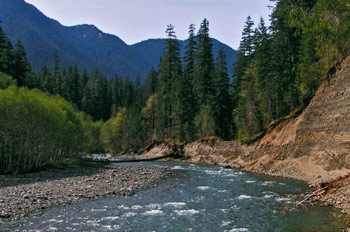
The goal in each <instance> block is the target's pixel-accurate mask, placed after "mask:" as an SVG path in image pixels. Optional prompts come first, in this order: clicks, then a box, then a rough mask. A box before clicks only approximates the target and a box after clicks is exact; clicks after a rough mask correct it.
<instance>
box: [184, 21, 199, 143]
mask: <svg viewBox="0 0 350 232" xmlns="http://www.w3.org/2000/svg"><path fill="white" fill-rule="evenodd" d="M195 30H196V29H195V25H194V24H191V25H190V26H189V31H188V39H187V44H186V46H185V54H184V58H183V60H184V74H183V78H182V81H181V112H182V117H181V126H182V127H183V130H182V131H183V134H182V135H181V138H182V139H181V140H187V141H188V140H193V139H194V136H195V130H194V118H195V116H196V113H197V112H198V106H197V104H196V99H195V96H194V93H193V79H194V75H195V64H196V46H197V42H196V40H195Z"/></svg>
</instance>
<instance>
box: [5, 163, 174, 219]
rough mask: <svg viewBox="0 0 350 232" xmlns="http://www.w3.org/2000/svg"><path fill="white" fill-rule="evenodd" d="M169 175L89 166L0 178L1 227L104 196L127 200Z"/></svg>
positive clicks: (161, 171) (149, 170)
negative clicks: (59, 206) (5, 223)
mask: <svg viewBox="0 0 350 232" xmlns="http://www.w3.org/2000/svg"><path fill="white" fill-rule="evenodd" d="M167 175H171V173H170V172H169V171H167V170H166V169H157V168H146V167H125V166H116V165H106V164H95V163H89V164H85V165H84V166H75V167H68V168H60V169H57V168H53V169H49V170H46V171H42V172H38V173H32V174H25V175H13V176H0V225H1V224H2V223H4V222H5V221H12V220H18V219H19V218H22V217H25V216H28V215H35V214H38V213H40V211H41V210H43V209H45V208H48V207H52V206H58V205H66V204H72V203H75V202H77V201H80V200H82V199H92V198H97V197H102V196H106V195H113V196H114V195H115V196H129V195H132V194H133V193H134V192H135V191H136V190H138V189H142V188H146V187H148V186H151V185H155V182H156V181H157V180H159V179H160V178H162V177H165V176H167Z"/></svg>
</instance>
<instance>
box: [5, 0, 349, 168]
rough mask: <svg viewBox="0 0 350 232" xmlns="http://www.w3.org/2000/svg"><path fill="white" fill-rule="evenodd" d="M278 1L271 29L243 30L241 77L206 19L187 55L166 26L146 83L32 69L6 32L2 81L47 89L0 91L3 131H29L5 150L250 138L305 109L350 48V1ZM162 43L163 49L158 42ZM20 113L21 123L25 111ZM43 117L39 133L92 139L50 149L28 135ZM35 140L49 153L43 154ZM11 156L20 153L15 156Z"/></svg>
mask: <svg viewBox="0 0 350 232" xmlns="http://www.w3.org/2000/svg"><path fill="white" fill-rule="evenodd" d="M16 1H17V0H16ZM272 2H273V4H274V9H273V13H272V18H271V26H270V27H267V26H266V25H265V21H264V19H260V21H259V22H258V23H256V24H255V23H254V22H253V21H252V19H251V18H250V17H248V18H247V21H246V23H245V25H244V26H243V33H242V41H241V44H240V48H239V53H238V59H237V62H235V64H234V65H235V70H234V76H235V78H232V76H230V75H229V71H228V63H227V62H228V61H227V57H226V55H227V54H225V48H224V47H221V48H220V49H218V55H216V56H215V55H214V48H215V45H214V44H215V41H214V42H213V40H212V39H211V38H210V33H209V21H208V20H207V19H204V20H203V21H202V23H201V24H200V26H199V28H198V30H197V29H196V27H195V25H193V24H191V25H190V26H189V30H188V40H187V41H188V42H187V43H186V44H185V47H184V52H183V53H182V52H181V46H182V45H181V41H179V40H177V37H176V33H175V27H174V26H173V25H171V24H170V25H168V27H167V28H166V35H167V39H165V40H164V45H163V52H162V56H161V58H160V63H159V65H158V67H157V69H151V71H150V72H149V73H148V75H147V78H146V80H145V81H144V82H141V81H140V79H136V80H135V81H132V80H129V79H123V78H122V77H120V76H115V77H114V78H111V79H107V78H106V77H105V76H104V75H103V74H102V72H101V71H100V70H99V69H94V70H93V71H92V73H91V74H90V73H89V72H88V71H86V70H85V71H80V70H79V69H78V67H77V66H76V65H75V63H74V62H72V63H71V64H70V65H69V66H68V67H67V68H61V65H60V57H58V56H54V59H53V60H54V62H53V65H51V66H44V67H43V68H42V69H41V70H42V71H40V72H33V71H31V67H30V65H29V62H28V60H27V58H26V52H25V49H24V47H23V45H22V43H21V42H20V41H18V42H17V43H16V44H15V46H12V44H11V43H10V41H9V39H8V38H7V36H6V35H5V33H4V32H3V31H2V29H1V30H0V72H2V73H4V74H1V75H0V86H2V88H7V87H8V86H9V85H11V84H12V85H13V84H16V83H17V85H18V86H19V87H22V86H25V87H26V88H29V89H40V90H41V91H42V92H46V93H45V94H44V93H42V92H40V91H38V90H28V89H22V88H19V89H17V88H16V87H11V88H10V89H6V90H2V91H1V92H0V98H1V99H0V100H1V101H0V102H1V104H2V105H0V106H1V107H3V108H1V112H5V111H6V112H8V113H9V114H2V115H1V117H3V118H1V119H0V120H1V121H0V132H1V136H3V137H4V138H6V139H1V141H11V138H12V137H15V136H17V135H23V138H22V137H21V138H22V139H23V140H21V141H20V142H23V143H22V145H21V146H19V148H14V146H12V145H11V144H12V143H1V148H0V152H1V154H2V155H3V156H4V157H5V158H4V159H6V158H7V159H8V160H18V162H22V161H23V157H22V156H19V154H28V155H27V156H25V159H27V158H26V157H32V156H33V157H37V154H39V153H40V154H43V152H44V151H47V150H50V148H52V152H53V154H54V155H53V157H59V155H57V152H58V153H59V154H68V153H70V154H71V153H78V152H83V151H85V152H91V151H96V150H100V151H101V150H104V151H107V152H111V153H114V154H120V153H122V152H133V151H135V150H138V149H141V148H143V147H145V146H146V145H147V144H149V143H151V142H153V141H168V142H172V143H184V142H191V141H194V140H196V139H199V138H207V139H223V140H232V139H239V140H241V141H247V140H249V139H251V138H252V137H253V136H254V135H256V134H258V133H260V132H262V131H264V130H265V128H266V127H267V126H268V125H270V124H271V123H272V124H276V122H278V121H279V120H280V119H283V118H284V117H285V116H288V115H290V114H293V113H294V112H296V111H298V112H300V110H302V109H303V108H305V107H306V106H307V105H308V104H309V102H310V100H311V99H312V97H313V96H314V94H315V91H316V90H317V88H318V87H319V85H320V83H321V81H322V75H323V74H324V73H325V72H326V70H327V69H328V68H329V67H331V64H332V63H333V62H334V61H335V60H336V59H338V58H339V57H342V56H344V55H345V54H347V53H348V49H349V41H348V40H349V38H350V37H349V34H350V33H349V27H348V25H347V23H346V22H348V21H349V19H350V4H349V2H348V0H335V1H331V2H330V1H327V0H313V1H306V0H280V1H272ZM151 42H152V41H151ZM155 46H158V47H160V46H161V45H159V44H158V42H157V44H156V45H155ZM134 49H135V47H134ZM142 52H143V51H140V53H142ZM156 56H159V54H158V53H155V54H154V55H153V56H152V57H153V58H150V59H153V60H155V58H154V57H156ZM156 70H157V71H156ZM330 71H332V70H330ZM11 76H12V77H13V79H12V78H11ZM232 79H233V81H230V80H232ZM52 95H60V96H61V97H52ZM62 98H64V99H65V100H63V99H62ZM37 102H41V103H40V104H39V103H37ZM49 102H56V103H49ZM67 102H69V103H70V104H68V103H67ZM33 104H34V105H37V107H41V106H42V107H44V108H43V109H41V108H40V109H38V112H41V111H43V112H45V111H49V112H55V111H57V112H56V114H53V116H52V119H48V120H46V119H45V118H44V117H51V116H50V115H51V114H43V115H39V116H31V115H36V114H34V113H30V112H31V111H30V109H31V108H32V107H31V106H32V105H33ZM22 105H23V107H22ZM56 105H57V107H58V108H55V107H56ZM16 107H18V110H16V109H17V108H16ZM45 107H48V108H45ZM50 107H53V108H52V109H51V108H50ZM60 107H61V108H60ZM62 107H63V109H62ZM10 109H11V110H10ZM22 111H23V112H24V113H23V115H25V117H24V118H23V119H22V118H21V117H20V116H19V115H21V114H22ZM62 112H66V113H62ZM67 112H71V113H67ZM78 112H84V113H78ZM60 115H61V116H62V117H63V118H64V119H62V120H63V121H62V124H59V126H58V127H57V128H55V127H54V126H55V123H54V122H55V120H54V119H53V118H55V117H61V116H60ZM88 115H90V116H88ZM11 117H12V118H11ZM65 117H68V119H66V118H65ZM90 117H91V118H90ZM8 118H11V120H14V121H13V122H12V124H11V125H23V126H22V127H13V128H15V129H13V128H12V127H8V125H5V124H6V123H5V122H6V121H7V120H9V119H8ZM16 120H17V121H16ZM22 120H23V122H25V123H23V122H22ZM25 120H28V121H25ZM31 120H33V121H31ZM36 120H41V121H49V122H52V124H50V125H48V127H47V128H46V127H44V128H43V129H42V130H40V131H39V132H37V133H38V134H39V135H40V136H45V134H46V133H49V132H48V131H51V130H52V131H54V130H60V131H63V132H62V138H64V136H68V137H69V136H71V135H70V134H69V133H73V132H74V133H73V137H74V136H77V135H78V134H79V133H82V134H84V136H85V137H81V138H78V137H77V139H78V140H77V141H79V139H82V138H84V140H83V141H84V142H81V143H79V142H74V144H77V147H76V146H75V145H74V146H73V145H72V144H69V143H62V144H54V145H52V144H51V145H50V144H49V145H48V146H47V147H45V146H44V145H41V144H40V143H36V142H33V143H31V140H30V139H32V138H34V137H35V136H33V135H32V134H31V133H36V132H35V130H34V131H33V132H32V130H31V129H30V128H31V127H30V126H31V125H36V123H38V122H37V121H36ZM50 120H51V121H50ZM93 120H94V121H95V122H94V121H93ZM99 120H102V121H99ZM60 123H61V122H60ZM57 125H58V124H57ZM67 125H68V128H70V126H72V125H74V127H73V128H75V129H72V130H70V129H67ZM43 126H44V125H43ZM49 126H53V128H51V127H49ZM61 126H62V127H61ZM81 128H82V129H81ZM38 129H41V127H39V128H38ZM22 130H23V131H22ZM72 131H73V132H72ZM75 133H77V134H75ZM50 138H54V137H53V136H52V137H50V136H48V140H49V139H50ZM14 141H15V140H14ZM63 141H65V140H63ZM20 142H18V143H20ZM28 144H29V145H28ZM32 144H34V145H36V146H37V147H36V148H38V147H39V148H43V149H44V150H43V151H42V152H37V151H36V150H35V147H32ZM34 145H33V146H34ZM78 145H79V146H78ZM1 149H2V150H1ZM18 149H23V150H18ZM33 152H34V153H33ZM35 152H37V153H35ZM1 154H0V155H1ZM48 154H50V153H48ZM12 155H13V156H14V157H17V158H16V159H13V158H11V156H12ZM9 157H10V158H9ZM40 159H41V158H40ZM40 159H39V160H40ZM51 159H52V158H50V157H49V158H48V160H51ZM33 160H36V158H35V159H33ZM43 160H45V159H43ZM35 162H36V161H35ZM39 163H40V162H39ZM42 163H43V162H42ZM37 166H40V165H39V164H38V165H37ZM25 167H27V166H25ZM28 167H31V166H30V165H28ZM14 170H17V169H14Z"/></svg>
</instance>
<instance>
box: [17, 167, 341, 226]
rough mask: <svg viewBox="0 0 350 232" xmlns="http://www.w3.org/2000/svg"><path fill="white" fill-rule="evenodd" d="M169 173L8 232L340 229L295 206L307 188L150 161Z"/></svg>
mask: <svg viewBox="0 0 350 232" xmlns="http://www.w3.org/2000/svg"><path fill="white" fill-rule="evenodd" d="M124 165H148V166H149V165H151V166H158V167H160V168H164V167H166V168H170V169H172V170H173V172H174V173H175V174H174V175H172V176H171V177H170V178H168V179H165V180H162V181H160V182H159V183H156V186H154V187H152V188H148V189H144V190H141V191H139V192H137V193H136V194H135V195H133V196H131V197H125V198H123V197H120V198H113V197H107V198H100V199H96V200H86V201H83V202H79V203H76V204H73V205H68V206H61V207H55V208H50V209H47V210H45V211H44V212H43V214H42V215H40V216H36V217H31V218H27V219H25V220H24V221H23V222H21V223H20V225H19V226H16V227H12V229H11V230H13V231H36V232H39V231H79V232H80V231H132V232H134V231H135V232H138V231H140V232H147V231H149V232H151V231H160V232H167V231H194V232H197V231H198V232H204V231H208V232H215V231H232V232H234V231H236V232H239V231H257V232H264V231H268V232H270V231H283V232H289V231H299V232H303V231H307V232H310V231H317V232H320V231H340V228H341V227H342V225H340V224H338V223H337V222H336V220H335V218H334V216H332V214H333V213H334V212H333V210H332V209H331V208H318V207H315V208H308V209H307V210H304V209H299V210H292V211H290V210H289V209H293V208H295V207H294V206H295V203H296V201H297V199H296V196H297V195H298V194H300V193H302V192H304V191H305V190H307V186H305V185H304V184H302V183H298V182H295V181H290V180H286V179H279V178H270V177H266V176H260V175H253V174H250V173H245V172H241V171H238V170H234V169H224V168H220V167H214V166H204V165H194V164H180V163H171V162H152V163H138V164H124Z"/></svg>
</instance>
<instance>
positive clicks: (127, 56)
mask: <svg viewBox="0 0 350 232" xmlns="http://www.w3.org/2000/svg"><path fill="white" fill-rule="evenodd" d="M0 21H1V22H2V23H1V26H2V27H3V29H4V31H5V33H6V34H7V36H8V37H9V39H10V41H11V42H12V43H13V44H14V43H15V42H16V41H17V40H18V39H20V40H21V41H22V43H23V45H24V47H25V48H26V52H27V57H28V60H29V62H30V64H31V66H32V68H33V70H34V71H37V72H38V71H41V69H42V68H43V67H44V66H46V65H47V66H50V65H52V63H53V56H54V55H57V56H58V58H59V60H60V66H61V67H67V66H70V65H77V67H78V68H79V70H80V71H82V70H83V69H87V71H88V72H91V71H92V70H93V69H94V68H98V69H99V70H100V71H101V72H102V73H103V74H104V75H105V76H107V77H108V78H112V77H113V76H114V75H115V74H117V75H119V76H121V77H123V78H127V77H128V78H130V79H131V80H135V79H136V78H137V77H140V78H141V80H144V79H145V78H146V76H147V74H148V73H149V71H150V70H151V68H157V66H158V62H159V58H160V56H161V55H162V54H163V50H162V48H163V41H164V39H149V40H145V41H141V42H139V43H136V44H132V45H128V44H126V43H125V42H124V41H123V40H122V39H121V38H119V37H118V36H116V35H113V34H109V33H105V32H103V31H101V30H100V29H99V28H97V27H96V26H95V25H92V24H79V25H74V26H64V25H62V24H61V23H60V22H59V21H57V20H55V19H52V18H50V17H47V16H46V15H45V14H43V13H42V12H41V11H40V10H38V9H37V8H36V7H35V6H34V5H32V4H29V3H27V2H25V1H24V0H2V1H0ZM150 41H156V42H157V44H155V45H154V46H156V47H157V50H153V47H152V46H151V44H150ZM180 43H181V45H182V48H183V47H184V43H185V42H184V41H182V40H180ZM213 44H217V46H220V45H221V46H223V47H224V48H225V52H227V53H226V56H227V63H228V65H229V67H228V69H229V72H230V73H231V71H232V65H233V62H232V61H234V60H235V57H236V51H234V50H233V49H232V48H230V47H229V46H227V45H225V44H223V43H221V42H219V41H217V40H215V39H213ZM213 48H215V46H214V47H213ZM213 51H214V52H213V53H214V57H215V56H216V54H217V51H216V50H213ZM182 53H183V51H182Z"/></svg>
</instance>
